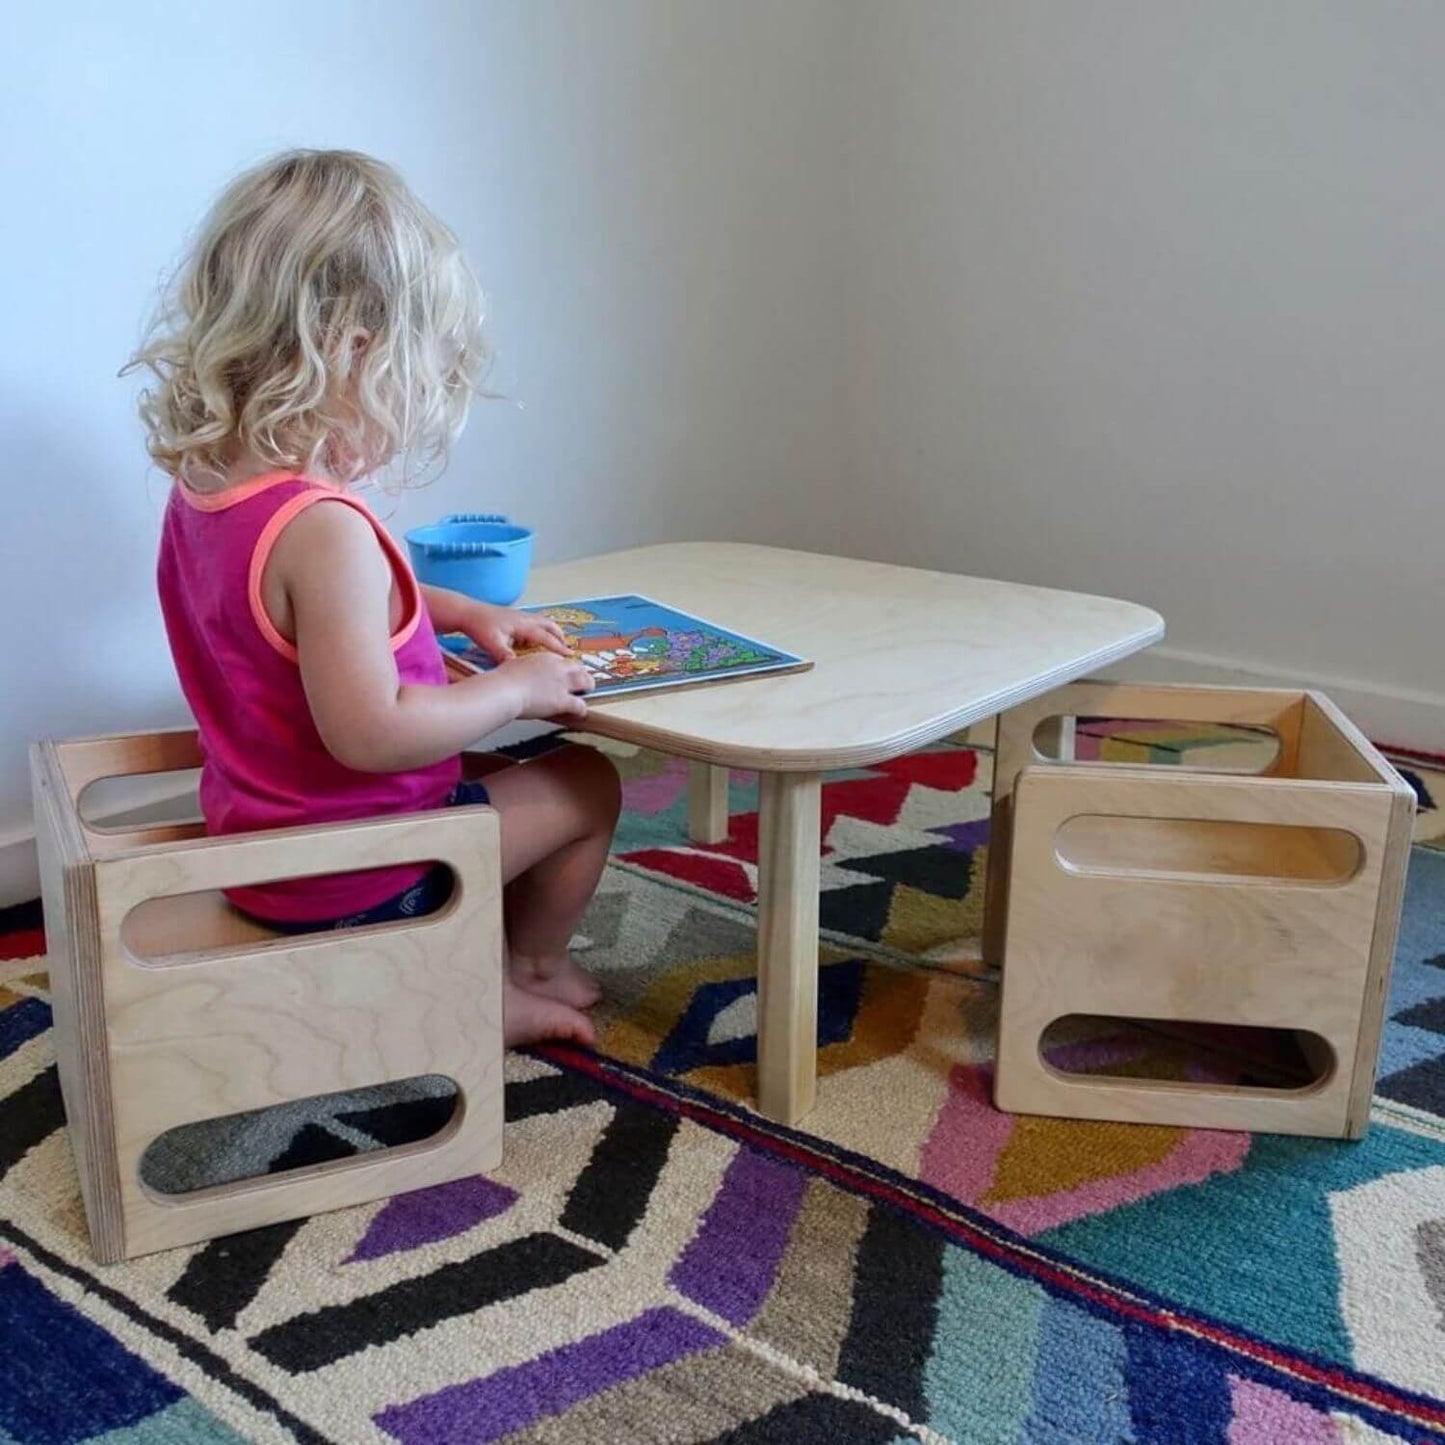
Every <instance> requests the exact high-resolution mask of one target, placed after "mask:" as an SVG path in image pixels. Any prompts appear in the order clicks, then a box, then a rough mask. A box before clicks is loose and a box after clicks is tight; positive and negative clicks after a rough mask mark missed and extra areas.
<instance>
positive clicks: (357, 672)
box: [262, 502, 592, 773]
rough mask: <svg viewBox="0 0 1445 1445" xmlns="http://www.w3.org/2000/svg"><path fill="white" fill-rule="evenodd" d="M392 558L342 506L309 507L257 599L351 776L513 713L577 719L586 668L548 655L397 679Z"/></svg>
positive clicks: (389, 767) (442, 745)
mask: <svg viewBox="0 0 1445 1445" xmlns="http://www.w3.org/2000/svg"><path fill="white" fill-rule="evenodd" d="M391 581H392V576H391V564H390V562H389V561H388V560H387V558H386V555H385V554H384V553H383V552H382V550H381V547H380V546H379V545H378V543H377V540H376V535H375V533H374V532H373V530H372V526H371V523H370V522H369V521H367V519H366V518H365V517H363V516H362V515H361V514H360V513H358V512H356V511H354V510H353V509H352V508H350V507H342V506H331V505H328V504H326V503H324V502H323V503H321V504H320V505H318V506H314V507H309V508H307V510H306V511H304V512H303V513H302V514H301V515H300V516H299V517H297V518H296V520H295V521H293V522H292V523H291V524H290V525H289V526H288V527H287V528H286V529H285V530H284V531H283V532H282V533H281V536H280V537H279V538H278V539H277V542H276V545H275V547H274V548H273V549H272V553H271V557H270V560H269V561H268V562H267V565H266V572H265V577H264V580H263V588H262V593H263V600H264V601H265V602H266V605H267V610H268V612H269V613H270V614H271V620H272V622H273V623H274V624H275V625H276V627H277V629H278V631H280V632H281V633H282V634H283V635H288V634H289V635H291V636H293V637H294V640H295V643H296V650H297V653H298V655H299V660H300V666H301V680H302V683H303V684H304V686H305V688H306V699H307V702H308V703H309V704H310V707H311V716H312V718H313V719H314V721H315V723H316V729H317V731H318V732H319V733H320V734H321V741H322V742H323V743H324V744H325V745H326V749H327V751H328V752H329V753H331V755H332V756H333V757H334V758H336V760H337V761H338V762H340V763H344V764H345V765H346V766H347V767H351V768H356V769H358V770H360V771H362V772H374V773H389V772H400V771H403V770H404V769H407V768H420V767H426V766H428V765H430V764H431V763H435V762H440V761H441V760H442V759H443V758H447V757H451V756H452V755H453V754H455V753H459V752H461V751H462V749H463V748H465V747H468V746H469V745H470V744H472V743H474V742H476V741H477V739H478V738H480V737H483V736H484V735H486V734H487V733H490V732H495V731H496V730H497V729H498V728H500V727H505V726H506V724H507V723H509V722H512V721H514V720H515V719H517V718H521V717H530V718H547V717H558V718H568V719H580V718H582V717H585V716H586V712H587V707H586V704H585V703H584V702H583V701H582V700H581V698H580V697H578V696H576V695H575V694H577V693H579V692H586V691H590V689H591V687H592V679H591V677H590V675H589V674H588V672H587V669H586V668H584V667H582V666H581V665H580V664H579V663H576V662H573V661H571V660H570V659H566V658H562V657H559V656H556V655H554V654H552V653H537V654H535V655H533V656H530V657H525V658H521V659H518V660H517V661H513V662H508V663H505V664H504V665H503V666H501V667H499V668H497V669H496V670H495V671H494V672H490V673H487V674H485V675H482V676H478V677H472V678H467V679H466V680H465V681H463V682H459V683H456V684H454V685H452V686H449V687H410V686H408V687H403V686H401V685H400V682H399V679H398V677H397V672H396V660H395V658H394V657H393V655H392V651H391V641H390V633H391V627H390V618H389V615H388V614H389V599H390V595H391Z"/></svg>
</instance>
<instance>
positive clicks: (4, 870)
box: [0, 828, 40, 908]
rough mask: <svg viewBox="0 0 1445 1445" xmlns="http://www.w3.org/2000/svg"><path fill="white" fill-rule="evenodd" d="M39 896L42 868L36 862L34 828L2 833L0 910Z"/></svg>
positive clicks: (0, 836)
mask: <svg viewBox="0 0 1445 1445" xmlns="http://www.w3.org/2000/svg"><path fill="white" fill-rule="evenodd" d="M39 897H40V865H39V863H37V862H36V859H35V829H34V828H11V829H10V830H9V831H8V832H5V833H0V908H10V907H12V906H13V905H14V904H16V903H28V902H29V901H30V900H31V899H32V898H39Z"/></svg>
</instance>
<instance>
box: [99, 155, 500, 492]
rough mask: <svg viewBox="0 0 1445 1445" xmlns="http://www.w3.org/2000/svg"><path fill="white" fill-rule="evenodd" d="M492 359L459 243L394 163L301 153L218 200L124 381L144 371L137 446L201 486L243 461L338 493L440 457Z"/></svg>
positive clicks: (252, 175)
mask: <svg viewBox="0 0 1445 1445" xmlns="http://www.w3.org/2000/svg"><path fill="white" fill-rule="evenodd" d="M486 359H487V358H486V348H485V342H484V339H483V335H482V297H481V292H480V290H479V288H478V286H477V283H476V280H475V278H474V277H473V276H472V273H471V271H470V270H469V268H468V266H467V263H466V261H465V260H464V258H463V257H462V253H461V248H460V246H459V245H458V243H457V240H456V237H455V236H453V234H452V233H451V231H449V230H448V229H447V228H446V227H445V226H444V225H443V224H442V223H441V222H440V221H438V220H437V219H436V217H435V216H433V215H432V214H431V212H430V211H428V210H427V209H426V207H424V206H423V205H422V204H421V202H420V201H418V200H417V199H416V197H415V196H413V195H412V193H411V192H410V191H409V190H408V189H407V187H406V184H405V182H404V181H403V180H402V179H401V177H400V176H399V175H398V174H397V173H396V172H395V171H394V170H393V169H392V168H391V167H390V166H387V165H384V164H382V163H381V162H380V161H376V160H373V159H371V157H369V156H364V155H359V154H357V153H356V152H354V151H323V150H296V151H288V152H286V153H284V154H282V155H278V156H275V157H273V158H272V159H270V160H268V161H266V162H265V163H264V164H262V165H260V166H258V167H257V168H256V169H255V170H252V171H249V172H247V173H246V174H245V175H242V176H240V177H238V178H237V179H236V180H235V181H233V182H232V183H231V184H230V185H229V186H228V187H227V188H226V190H225V191H224V192H223V193H222V195H221V197H220V198H219V200H217V202H216V204H215V206H214V207H213V209H212V211H211V213H210V215H209V216H208V217H207V219H206V222H205V225H204V226H203V228H202V230H201V234H200V237H199V239H198V240H197V242H196V245H195V247H194V249H193V251H192V252H191V254H190V255H189V257H188V258H187V259H186V260H185V262H184V263H183V264H182V266H181V268H180V270H179V272H178V273H177V275H176V277H175V278H174V280H173V282H172V283H171V285H170V287H169V288H168V290H167V293H166V295H165V297H164V299H163V301H162V303H161V306H160V309H159V311H158V313H157V315H156V317H155V320H154V321H153V322H152V324H151V327H150V330H149V332H148V334H147V337H146V340H145V343H144V345H142V347H141V348H140V350H139V351H137V352H136V354H135V355H134V356H133V357H132V358H131V360H130V362H129V363H128V364H127V366H126V367H125V369H124V371H123V372H122V375H124V374H126V373H129V372H131V371H136V370H142V369H143V370H146V371H149V372H150V373H152V375H153V376H154V378H155V384H154V385H153V386H152V387H150V388H149V389H147V390H146V391H144V392H142V394H141V398H140V413H141V418H142V420H143V421H144V423H145V427H146V433H147V448H148V450H149V452H150V454H151V456H152V457H153V458H154V459H155V460H156V462H157V463H159V464H160V465H161V466H162V467H163V468H165V469H166V470H167V471H168V472H170V473H171V474H172V475H174V476H176V477H178V478H181V479H183V480H184V481H185V482H186V483H187V484H189V485H191V486H193V487H195V488H197V489H198V490H202V491H206V490H214V489H216V488H217V487H219V486H222V485H224V481H225V477H226V474H227V471H228V469H229V468H230V467H231V466H232V465H233V464H234V463H235V462H236V461H237V460H238V459H241V458H246V459H252V458H254V459H255V460H256V461H258V462H259V463H261V464H263V465H265V466H266V467H268V468H277V469H280V468H295V469H296V470H297V471H303V472H309V471H316V470H321V471H324V472H325V473H326V474H328V475H329V476H331V477H333V478H335V479H336V480H337V481H340V482H343V483H344V482H350V481H354V480H356V479H357V478H358V477H360V476H362V475H363V474H365V473H367V472H370V471H373V470H375V469H376V468H378V467H381V466H384V465H386V464H387V463H388V462H390V461H392V460H394V459H396V458H399V457H404V458H406V459H407V461H408V464H409V465H410V464H411V463H414V462H419V463H420V464H421V465H422V466H423V467H426V466H427V465H429V464H431V463H441V462H444V461H445V459H446V455H447V451H448V449H449V447H450V445H451V443H452V441H453V440H454V439H455V438H456V436H457V435H458V434H459V433H460V431H461V429H462V425H463V423H464V422H465V420H466V414H467V409H468V407H469V406H470V405H471V402H472V398H473V397H474V396H475V395H476V394H477V393H478V391H479V389H480V384H481V379H482V375H483V373H484V370H485V365H486ZM402 480H403V481H405V480H407V477H406V476H405V475H404V476H403V478H402Z"/></svg>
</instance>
